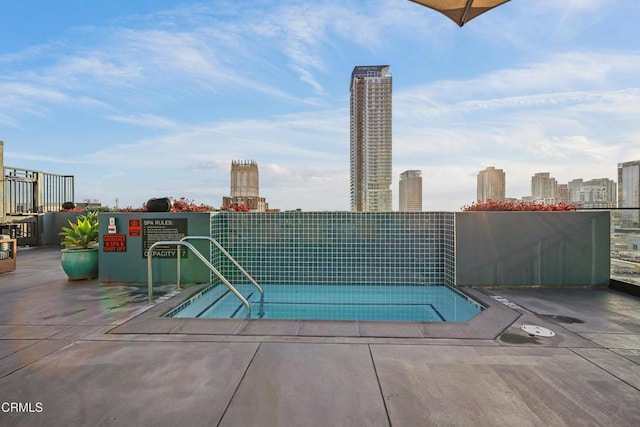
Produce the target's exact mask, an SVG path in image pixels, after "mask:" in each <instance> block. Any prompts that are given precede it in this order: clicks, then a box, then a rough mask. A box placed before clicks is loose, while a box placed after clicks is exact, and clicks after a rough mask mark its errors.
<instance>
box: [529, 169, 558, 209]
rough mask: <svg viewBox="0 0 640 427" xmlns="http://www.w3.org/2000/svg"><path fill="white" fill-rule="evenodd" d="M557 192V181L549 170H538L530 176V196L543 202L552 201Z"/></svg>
mask: <svg viewBox="0 0 640 427" xmlns="http://www.w3.org/2000/svg"><path fill="white" fill-rule="evenodd" d="M557 193H558V182H557V181H556V179H555V178H553V177H551V176H550V175H549V172H539V173H537V174H535V175H534V176H533V177H532V178H531V197H533V199H534V200H539V201H542V202H544V203H549V202H551V203H553V201H554V200H555V198H556V196H557Z"/></svg>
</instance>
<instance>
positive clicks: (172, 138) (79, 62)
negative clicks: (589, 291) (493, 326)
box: [0, 0, 640, 211]
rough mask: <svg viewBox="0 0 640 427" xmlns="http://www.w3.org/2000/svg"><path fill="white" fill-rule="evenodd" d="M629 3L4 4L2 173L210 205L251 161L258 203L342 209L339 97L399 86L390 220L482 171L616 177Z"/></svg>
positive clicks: (98, 192)
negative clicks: (458, 10)
mask: <svg viewBox="0 0 640 427" xmlns="http://www.w3.org/2000/svg"><path fill="white" fill-rule="evenodd" d="M639 21H640V2H638V1H629V0H565V1H562V2H559V1H557V0H535V1H533V0H512V1H510V2H508V3H506V4H504V5H502V6H500V7H498V8H496V9H494V10H491V11H489V12H487V13H485V14H483V15H481V16H479V17H477V18H476V19H474V20H472V21H470V22H469V23H467V24H466V25H465V26H464V27H462V28H459V27H458V26H457V25H456V24H455V23H453V22H452V21H450V20H449V19H448V18H446V17H445V16H444V15H441V14H439V13H437V12H435V11H433V10H431V9H427V8H425V7H423V6H420V5H418V4H415V3H413V2H410V1H408V0H369V1H362V0H316V1H310V0H272V1H270V0H265V1H246V0H226V1H225V0H221V1H218V0H215V1H189V0H136V1H131V0H110V1H93V2H87V1H84V0H65V1H58V2H52V1H49V0H23V1H11V0H9V1H3V2H1V3H0V105H2V107H1V108H0V140H2V141H4V162H5V166H10V167H16V168H23V169H33V170H40V171H44V172H48V173H55V174H61V175H74V176H75V191H76V194H75V198H76V202H82V201H85V200H98V201H100V202H101V203H102V204H103V205H107V206H119V207H127V206H131V207H140V206H142V204H143V203H145V202H146V201H147V200H148V199H150V198H153V197H174V198H181V197H184V198H187V199H189V200H192V201H194V202H195V203H197V204H201V203H203V204H208V205H211V206H214V207H219V206H220V205H221V203H222V197H223V196H228V195H229V192H230V168H231V161H232V160H254V161H256V162H257V163H258V167H259V173H260V195H261V196H262V197H265V198H266V199H267V202H268V203H269V205H270V207H272V208H277V209H282V210H289V209H298V208H299V209H302V210H304V211H324V210H339V211H343V210H349V208H350V202H349V96H350V92H349V83H350V76H351V71H352V70H353V67H355V66H357V65H390V69H389V71H390V73H391V74H392V75H393V184H392V187H391V188H392V191H393V207H394V209H398V191H399V190H398V180H399V175H400V173H401V172H403V171H405V170H409V169H418V170H421V171H422V177H423V178H422V179H423V209H424V210H428V211H440V210H444V211H458V210H460V209H461V208H462V207H463V206H465V205H469V204H470V203H472V202H474V201H475V198H476V176H477V174H478V172H479V171H480V170H482V169H484V168H485V167H487V166H494V167H496V168H500V169H503V170H504V171H505V173H506V196H507V197H516V198H520V197H523V196H528V195H530V194H531V177H532V176H533V175H534V174H535V173H537V172H549V173H550V174H551V176H552V177H554V178H556V180H557V181H558V183H561V184H562V183H565V184H566V183H567V182H568V181H570V180H572V179H576V178H582V179H585V180H588V179H593V178H610V179H613V180H615V181H617V164H618V163H620V162H626V161H632V160H638V159H640V42H639V40H640V27H639V26H638V25H637V22H639Z"/></svg>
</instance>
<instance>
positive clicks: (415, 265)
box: [211, 212, 455, 286]
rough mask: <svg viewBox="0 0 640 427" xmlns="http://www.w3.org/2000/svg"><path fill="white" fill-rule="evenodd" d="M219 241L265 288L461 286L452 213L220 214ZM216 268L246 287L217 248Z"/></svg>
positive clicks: (216, 219)
mask: <svg viewBox="0 0 640 427" xmlns="http://www.w3.org/2000/svg"><path fill="white" fill-rule="evenodd" d="M211 236H212V237H213V238H215V239H216V240H218V241H219V242H220V243H221V244H222V246H223V247H225V248H226V249H227V251H229V253H230V254H231V255H232V256H233V257H234V258H236V260H237V261H238V262H239V263H240V265H242V266H243V267H244V268H245V269H246V270H247V271H248V272H249V273H250V274H251V275H252V276H253V277H254V278H255V279H256V280H257V281H258V283H278V284H290V283H303V284H304V283H309V284H312V283H327V284H385V285H392V284H402V285H405V284H448V285H451V286H453V285H454V282H455V260H454V257H455V247H454V245H455V239H454V214H453V213H452V212H376V213H355V212H283V213H220V214H217V215H213V216H212V218H211ZM212 263H213V265H214V266H216V267H217V268H219V270H220V271H221V272H222V274H224V275H225V277H227V278H228V279H229V280H230V281H231V282H232V283H246V279H245V278H244V276H242V274H241V273H240V272H239V271H238V269H237V268H236V267H235V266H233V265H232V264H231V263H230V262H228V261H227V260H226V258H224V256H222V255H221V254H220V252H219V251H217V250H215V249H214V250H213V254H212ZM213 279H214V281H213V283H216V282H218V280H217V278H215V277H214V278H213Z"/></svg>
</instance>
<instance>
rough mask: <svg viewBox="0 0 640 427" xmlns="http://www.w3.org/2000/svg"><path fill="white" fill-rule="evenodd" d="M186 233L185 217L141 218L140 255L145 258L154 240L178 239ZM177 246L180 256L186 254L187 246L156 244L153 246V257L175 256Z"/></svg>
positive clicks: (176, 254)
mask: <svg viewBox="0 0 640 427" xmlns="http://www.w3.org/2000/svg"><path fill="white" fill-rule="evenodd" d="M186 235H187V219H186V218H179V219H173V218H172V219H169V218H161V219H143V220H142V257H143V258H146V257H147V254H148V253H149V248H150V247H151V245H153V244H154V243H156V242H160V241H166V240H171V241H175V240H180V239H182V238H183V237H184V236H186ZM178 248H180V250H182V255H181V256H182V257H186V256H187V248H185V247H178V246H177V245H158V246H156V247H155V248H153V258H176V257H177V256H178Z"/></svg>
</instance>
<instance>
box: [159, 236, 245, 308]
mask: <svg viewBox="0 0 640 427" xmlns="http://www.w3.org/2000/svg"><path fill="white" fill-rule="evenodd" d="M159 245H176V246H185V247H186V248H188V249H191V252H193V254H194V255H195V256H196V257H198V259H199V260H200V261H202V263H203V264H204V265H206V266H207V267H208V268H209V270H211V271H212V272H213V273H214V274H215V275H216V276H218V278H219V279H220V280H221V281H222V283H224V284H225V286H226V287H227V288H229V290H230V291H231V292H233V293H234V295H235V296H237V297H238V299H239V300H240V301H242V304H244V306H245V307H246V308H247V315H246V317H247V318H249V317H251V304H249V301H247V299H246V298H245V297H243V296H242V294H241V293H240V292H238V290H237V289H236V288H235V287H234V286H233V285H232V284H231V282H229V281H228V280H227V279H226V278H225V277H224V276H223V275H222V273H220V272H219V271H218V270H217V269H216V268H215V267H214V266H213V265H212V264H211V263H210V262H209V261H208V260H207V259H206V258H205V257H204V256H203V255H202V254H201V253H200V251H198V250H197V249H196V248H195V247H194V246H193V245H192V244H191V243H189V242H184V241H179V240H176V241H172V240H162V241H158V242H155V243H154V244H152V245H151V246H150V247H149V252H148V253H147V278H148V288H147V297H148V300H149V304H152V303H153V277H152V275H153V272H152V269H151V259H152V258H153V248H154V247H156V246H159ZM179 252H180V251H179V250H178V253H179ZM179 276H180V270H178V281H179V280H180V279H179Z"/></svg>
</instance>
